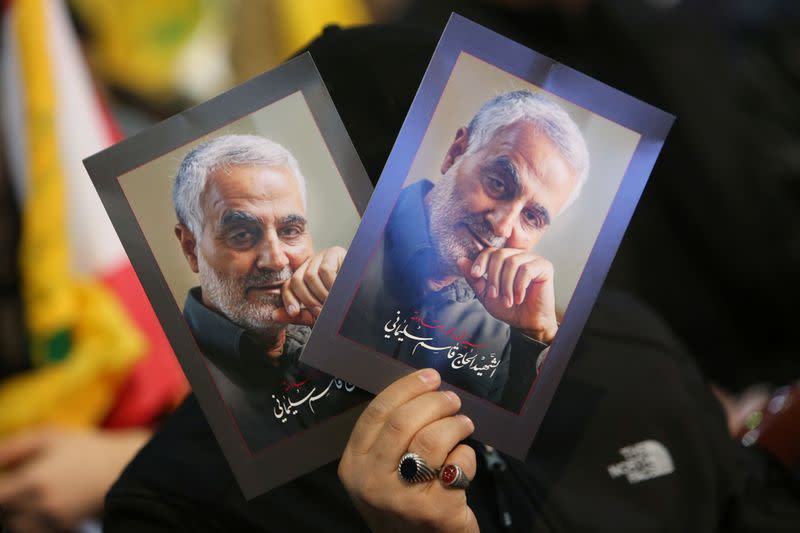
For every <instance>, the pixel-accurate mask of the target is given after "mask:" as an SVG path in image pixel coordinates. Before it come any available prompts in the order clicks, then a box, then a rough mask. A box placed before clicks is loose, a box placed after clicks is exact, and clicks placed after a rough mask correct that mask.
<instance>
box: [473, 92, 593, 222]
mask: <svg viewBox="0 0 800 533" xmlns="http://www.w3.org/2000/svg"><path fill="white" fill-rule="evenodd" d="M521 120H525V121H528V122H530V123H531V124H533V125H534V127H536V128H537V130H538V131H540V132H541V133H544V134H545V135H547V137H548V138H549V139H550V141H551V142H552V143H553V144H554V145H555V147H556V149H557V150H558V151H559V153H561V156H562V157H563V158H564V160H565V161H566V163H567V164H568V165H569V166H570V167H571V168H572V171H573V172H575V176H576V178H577V184H576V186H575V188H574V189H573V190H572V194H571V195H570V197H569V198H568V199H567V201H566V203H565V204H564V207H562V208H561V211H562V212H563V211H564V210H565V209H566V208H567V207H569V206H570V205H572V203H573V202H574V201H575V200H576V199H577V198H578V195H579V194H580V192H581V189H582V188H583V184H584V183H586V178H587V176H588V175H589V150H588V149H587V148H586V141H585V140H584V138H583V134H581V131H580V129H578V126H577V124H575V122H574V121H573V120H572V118H570V116H569V115H568V114H567V112H566V111H564V109H563V108H562V107H561V106H560V105H558V104H556V103H555V102H553V101H552V100H550V99H549V98H547V97H545V96H544V95H541V94H537V93H532V92H531V91H526V90H520V91H511V92H508V93H505V94H501V95H499V96H495V97H494V98H492V99H491V100H489V101H488V102H486V103H485V104H483V106H482V107H481V108H480V109H479V110H478V112H477V113H475V116H474V117H472V120H471V121H470V123H469V126H468V133H469V137H468V142H469V144H468V145H467V150H466V153H468V154H471V153H474V152H476V151H477V150H479V149H480V148H482V147H483V146H485V145H486V143H488V142H489V140H490V139H491V138H492V136H493V135H494V134H495V133H496V132H497V130H499V129H500V128H502V127H505V126H509V125H511V124H514V123H515V122H519V121H521Z"/></svg>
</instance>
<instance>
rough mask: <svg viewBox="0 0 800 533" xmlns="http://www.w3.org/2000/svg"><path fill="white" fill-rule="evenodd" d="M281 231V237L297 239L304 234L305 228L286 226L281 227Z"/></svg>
mask: <svg viewBox="0 0 800 533" xmlns="http://www.w3.org/2000/svg"><path fill="white" fill-rule="evenodd" d="M279 233H280V236H281V237H284V238H286V239H297V238H299V237H301V236H302V235H303V233H304V230H303V228H301V227H299V226H286V227H285V228H281V230H280V232H279Z"/></svg>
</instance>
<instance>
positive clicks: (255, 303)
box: [197, 166, 314, 331]
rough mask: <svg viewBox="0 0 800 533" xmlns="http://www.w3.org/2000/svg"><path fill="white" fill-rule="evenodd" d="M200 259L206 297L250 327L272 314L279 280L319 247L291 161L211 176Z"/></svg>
mask: <svg viewBox="0 0 800 533" xmlns="http://www.w3.org/2000/svg"><path fill="white" fill-rule="evenodd" d="M200 205H201V208H202V210H203V217H204V218H203V229H202V237H201V239H200V240H199V242H198V243H197V264H198V271H199V274H200V284H201V287H202V290H203V302H204V303H205V304H206V305H207V306H208V307H210V308H212V309H215V310H217V311H219V312H221V313H222V314H224V315H225V316H227V317H228V318H229V319H230V320H231V321H233V322H235V323H237V324H239V325H241V326H242V327H245V328H247V329H253V330H261V331H263V330H270V329H274V328H279V327H282V326H278V325H276V324H275V323H274V322H273V320H272V312H273V311H275V310H276V309H277V308H278V307H280V306H281V286H282V284H283V282H284V281H286V280H287V279H289V277H290V276H291V275H292V273H293V272H294V271H295V270H296V269H297V268H298V267H299V266H300V265H301V264H302V263H303V261H305V260H306V259H307V258H308V257H310V256H311V255H312V254H313V252H314V250H313V247H312V243H311V235H310V233H309V228H308V222H307V221H306V218H305V208H304V207H303V199H302V196H301V194H300V189H299V187H298V184H297V180H296V179H295V177H294V175H293V174H292V171H291V170H290V169H289V168H288V167H264V166H234V167H229V168H225V169H219V170H216V171H214V172H212V173H211V174H210V175H209V176H208V180H207V182H206V188H205V190H204V191H203V194H202V196H201V201H200Z"/></svg>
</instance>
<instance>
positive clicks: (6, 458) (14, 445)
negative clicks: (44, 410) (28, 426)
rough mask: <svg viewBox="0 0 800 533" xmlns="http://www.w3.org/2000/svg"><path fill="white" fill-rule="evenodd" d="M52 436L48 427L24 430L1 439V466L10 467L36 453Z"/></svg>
mask: <svg viewBox="0 0 800 533" xmlns="http://www.w3.org/2000/svg"><path fill="white" fill-rule="evenodd" d="M51 438H52V431H51V430H50V429H47V428H41V429H33V430H27V431H23V432H21V433H18V434H16V435H14V436H11V437H8V438H7V439H4V440H2V441H0V468H8V467H9V466H12V465H14V464H15V463H19V462H21V461H24V460H25V459H28V458H29V457H30V456H32V455H34V454H36V453H38V452H39V450H41V448H42V447H43V446H44V445H46V444H47V442H48V441H49V440H50V439H51Z"/></svg>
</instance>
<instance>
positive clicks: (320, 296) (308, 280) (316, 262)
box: [303, 254, 328, 304]
mask: <svg viewBox="0 0 800 533" xmlns="http://www.w3.org/2000/svg"><path fill="white" fill-rule="evenodd" d="M323 255H324V254H318V255H316V256H314V257H313V258H312V259H311V261H309V263H308V268H307V269H306V272H305V274H304V275H303V281H304V283H305V286H306V287H307V288H308V290H309V291H310V292H311V294H312V295H313V296H314V298H316V299H317V301H319V302H320V304H322V303H325V300H326V299H327V298H328V289H327V287H325V284H324V283H323V282H322V280H321V279H320V277H319V267H320V265H321V264H322V259H323Z"/></svg>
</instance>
